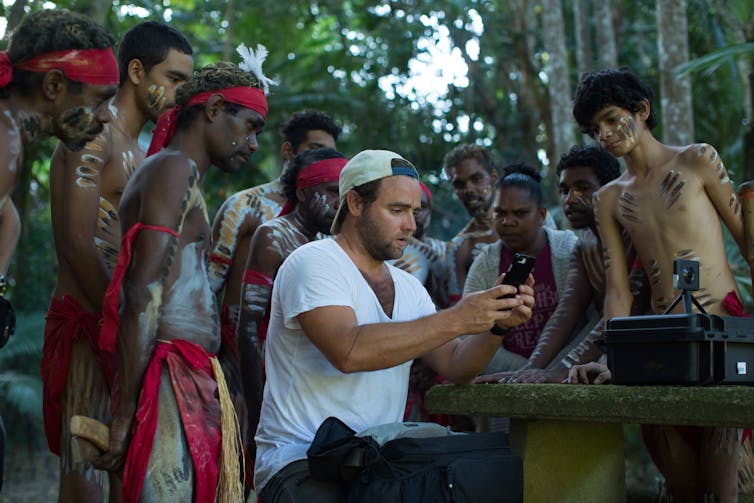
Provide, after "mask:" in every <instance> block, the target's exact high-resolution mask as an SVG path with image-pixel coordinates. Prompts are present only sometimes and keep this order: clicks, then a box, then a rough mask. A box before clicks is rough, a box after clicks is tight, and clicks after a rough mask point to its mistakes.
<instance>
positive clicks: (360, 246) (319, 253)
mask: <svg viewBox="0 0 754 503" xmlns="http://www.w3.org/2000/svg"><path fill="white" fill-rule="evenodd" d="M339 190H340V207H339V209H338V213H337V215H336V217H335V221H334V222H333V226H332V233H333V235H334V238H328V239H324V240H320V241H315V242H311V243H308V244H306V245H304V246H302V247H300V248H299V249H297V250H296V251H294V252H293V253H292V254H291V255H290V256H289V257H288V259H286V261H285V262H284V263H283V265H282V267H281V268H280V270H279V272H278V275H277V277H276V279H275V284H274V287H273V291H272V307H271V313H270V323H269V328H268V336H267V347H266V354H265V365H266V373H267V384H266V386H265V389H264V400H263V402H262V411H261V417H260V421H259V427H258V429H257V434H256V443H257V458H256V473H255V484H256V488H257V490H258V491H261V492H260V493H259V494H260V499H261V500H262V501H264V502H265V503H277V502H295V501H304V500H305V501H306V502H307V503H315V502H320V501H322V502H325V501H330V502H332V501H338V499H339V497H340V494H339V492H340V488H338V487H335V486H330V485H328V484H326V483H323V482H320V481H317V480H315V479H313V478H312V477H311V475H310V474H309V470H308V466H307V461H306V451H307V449H308V448H309V445H310V444H311V442H312V440H313V438H314V434H315V432H316V430H317V428H318V427H319V425H320V424H321V423H322V421H324V420H325V419H326V418H327V417H329V416H336V417H338V418H339V419H341V420H342V421H343V422H345V423H346V424H347V425H348V426H350V427H351V428H353V429H354V430H356V431H361V430H364V429H366V428H369V427H372V426H376V425H379V424H385V423H390V422H396V421H400V420H401V419H402V417H403V409H404V406H405V403H406V393H407V389H408V377H409V368H410V366H411V362H412V360H413V359H414V358H422V359H423V360H424V361H425V362H426V363H427V364H429V365H430V366H431V367H432V368H433V369H435V370H436V371H437V372H439V373H441V374H442V375H444V376H446V377H447V378H448V379H450V380H451V381H453V382H468V381H470V380H471V379H472V378H473V377H474V376H475V375H476V374H477V373H478V372H479V371H480V370H482V369H483V368H484V366H485V365H486V364H487V362H488V361H489V360H490V358H491V357H492V356H493V355H494V353H495V351H496V350H497V348H498V347H499V346H500V337H499V336H500V335H504V333H505V331H506V330H507V329H509V328H511V327H514V326H517V325H520V324H522V323H524V322H526V321H527V320H528V319H529V318H530V317H531V309H532V307H533V305H534V297H533V290H532V284H533V279H532V278H531V277H530V278H529V281H528V284H527V285H522V286H521V287H519V289H518V292H516V288H515V287H512V286H506V285H497V286H495V287H494V288H491V289H489V290H486V291H482V292H477V293H474V294H472V295H469V296H467V297H464V298H463V299H462V300H461V301H460V302H459V303H458V304H456V305H455V306H454V307H452V308H451V309H448V310H445V311H441V312H439V313H436V312H435V308H434V304H433V303H432V300H431V299H430V297H429V294H428V293H427V291H426V290H425V289H424V287H423V286H422V285H421V284H420V283H419V281H418V280H416V279H415V278H413V277H412V276H411V275H410V274H408V273H406V272H404V271H401V270H399V269H397V268H395V267H393V266H390V265H388V264H386V263H385V261H386V260H391V259H396V258H398V257H400V256H401V254H402V253H403V250H404V248H405V247H406V244H407V243H408V240H409V238H410V237H411V235H412V234H413V233H414V231H415V230H416V223H415V221H414V213H415V212H416V211H417V210H418V209H419V208H420V201H421V189H420V188H419V180H418V173H417V172H416V169H415V168H414V166H413V165H412V164H411V163H410V162H408V161H407V160H405V159H403V158H402V157H401V156H399V155H398V154H395V153H393V152H388V151H385V150H366V151H363V152H361V153H359V154H358V155H356V156H355V157H354V158H353V159H351V160H350V161H349V162H348V163H347V164H346V166H345V167H344V168H343V171H342V172H341V175H340V180H339ZM505 294H516V295H515V296H514V297H512V298H507V299H503V298H501V297H502V296H503V295H505ZM462 334H475V335H472V336H470V337H466V338H464V339H462V340H461V339H458V338H457V336H459V335H462Z"/></svg>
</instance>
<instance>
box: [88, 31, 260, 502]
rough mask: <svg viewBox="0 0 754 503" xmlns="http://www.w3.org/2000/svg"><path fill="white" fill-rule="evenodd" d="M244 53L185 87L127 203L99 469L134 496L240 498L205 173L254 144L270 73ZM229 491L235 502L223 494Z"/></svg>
mask: <svg viewBox="0 0 754 503" xmlns="http://www.w3.org/2000/svg"><path fill="white" fill-rule="evenodd" d="M244 49H245V47H244ZM239 52H241V53H242V54H244V53H246V50H239ZM260 54H261V55H265V54H266V50H265V49H264V48H262V47H261V46H259V49H258V51H257V56H259V55H260ZM244 59H245V61H244V63H243V64H242V67H241V68H243V69H241V68H239V67H236V66H235V65H232V64H230V63H216V64H214V65H209V66H207V67H204V68H202V69H201V70H199V71H198V72H197V73H195V74H194V75H193V76H192V77H191V78H190V79H189V80H188V81H187V82H186V84H185V85H184V86H183V87H182V88H180V89H179V90H178V92H177V95H176V101H177V103H178V106H176V107H175V108H173V109H171V110H170V111H168V112H166V113H165V114H163V115H162V116H161V117H160V120H159V121H158V126H157V128H156V129H157V130H158V131H159V132H160V134H158V135H156V136H154V138H153V144H152V146H151V147H150V148H151V149H154V150H155V151H157V152H158V153H156V154H154V155H153V156H151V157H149V158H147V160H146V161H145V162H144V163H143V164H142V165H141V166H140V168H139V169H138V170H137V172H136V173H135V174H134V176H133V177H132V178H131V179H130V181H129V182H128V185H127V186H126V189H125V190H124V192H123V197H122V199H121V204H120V209H119V214H120V219H121V230H122V232H123V234H124V240H123V242H124V245H123V247H122V248H121V252H120V257H119V261H118V267H117V268H116V270H115V272H114V273H113V280H112V282H111V283H110V285H109V286H108V290H107V293H106V295H105V301H104V306H103V316H104V322H103V328H102V335H101V337H100V347H103V348H104V349H106V350H108V351H109V350H112V349H113V348H114V347H116V346H117V350H116V351H117V369H118V381H117V382H118V386H119V394H120V396H119V401H118V402H119V403H118V404H117V407H116V409H115V411H114V413H113V421H112V424H111V426H110V449H109V451H108V452H107V453H105V454H104V455H103V456H102V457H101V458H100V459H99V460H98V461H97V465H98V466H99V467H101V468H104V469H108V470H111V471H112V470H117V469H119V468H120V466H123V499H124V501H127V502H136V501H142V502H153V501H154V502H160V501H215V500H216V498H218V499H219V500H220V501H238V500H240V499H241V498H243V491H242V488H241V487H240V484H241V474H240V467H239V463H238V461H239V456H240V454H239V452H238V447H239V446H238V445H237V443H236V439H237V438H238V431H237V429H236V428H234V427H233V426H234V424H235V419H234V417H233V406H232V404H231V402H230V399H229V397H228V393H227V388H226V387H225V381H224V379H223V375H222V370H221V369H220V365H219V363H218V362H217V359H216V358H215V357H214V356H212V355H214V354H215V353H216V352H217V350H218V349H219V347H220V321H219V317H218V314H217V310H216V306H215V299H214V296H213V294H212V289H211V287H210V284H209V277H208V273H207V270H208V269H207V267H208V264H207V257H208V256H209V253H210V251H211V249H212V246H211V243H212V241H211V230H210V226H209V219H208V217H207V210H206V206H205V202H204V196H203V193H202V181H203V179H204V174H205V173H206V171H207V170H208V169H209V167H210V166H211V165H213V164H214V165H216V166H218V167H219V168H220V169H222V170H223V171H226V172H235V171H238V170H239V169H240V168H241V167H242V166H243V165H244V164H246V163H247V162H248V160H249V159H250V157H251V155H252V153H254V152H255V151H256V150H257V147H258V145H257V134H258V133H259V132H260V131H261V130H262V128H263V127H264V124H265V117H266V114H267V101H266V98H265V92H264V91H263V90H262V88H265V89H266V87H267V82H268V81H267V79H266V78H265V77H264V76H263V75H259V73H261V71H260V70H259V69H260V68H261V61H259V59H263V58H259V59H258V60H257V61H256V62H251V61H249V59H250V58H249V55H247V56H246V57H245V58H244ZM252 69H256V72H258V73H257V74H252V73H248V72H247V70H249V71H251V70H252ZM162 147H165V148H164V150H161V148H162ZM121 279H122V293H123V304H122V306H121V309H120V313H122V316H121V317H120V320H118V308H117V305H118V297H119V294H120V292H121V288H120V286H121V285H120V280H121ZM113 327H115V329H116V331H115V333H113V331H112V329H113ZM116 336H117V337H116ZM147 467H149V470H147ZM218 479H219V482H218ZM218 494H219V496H218ZM229 496H230V497H232V498H238V499H228V500H226V499H222V498H223V497H229Z"/></svg>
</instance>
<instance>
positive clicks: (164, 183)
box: [128, 150, 198, 192]
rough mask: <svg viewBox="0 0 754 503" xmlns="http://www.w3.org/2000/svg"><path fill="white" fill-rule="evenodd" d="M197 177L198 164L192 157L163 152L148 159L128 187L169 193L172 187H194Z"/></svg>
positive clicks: (178, 153)
mask: <svg viewBox="0 0 754 503" xmlns="http://www.w3.org/2000/svg"><path fill="white" fill-rule="evenodd" d="M197 176H198V171H197V168H196V163H195V162H194V161H193V160H192V159H191V158H190V157H188V156H186V155H185V154H183V153H181V152H178V151H165V150H163V151H161V152H160V153H158V154H156V155H154V156H151V157H149V158H147V159H146V160H145V161H144V163H142V165H141V166H139V169H138V170H137V171H136V173H134V176H133V178H132V179H131V182H129V184H128V185H129V188H131V187H132V186H137V187H139V188H140V189H141V190H144V189H154V190H155V191H158V192H159V191H165V192H169V191H170V188H171V187H179V188H183V189H184V190H185V187H186V183H187V182H188V183H189V184H191V185H193V183H194V182H195V181H196V177H197Z"/></svg>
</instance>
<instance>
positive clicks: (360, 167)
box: [330, 150, 419, 234]
mask: <svg viewBox="0 0 754 503" xmlns="http://www.w3.org/2000/svg"><path fill="white" fill-rule="evenodd" d="M394 161H398V162H394ZM396 175H405V176H410V177H412V178H416V179H417V180H418V179H419V173H418V172H417V171H416V168H415V167H414V165H413V164H411V163H410V162H409V161H407V160H406V159H404V158H403V157H401V156H400V155H399V154H396V153H395V152H390V151H389V150H363V151H361V152H359V153H358V154H356V155H355V156H353V158H351V160H350V161H348V162H347V163H346V165H345V166H344V167H343V171H341V172H340V178H339V179H338V191H339V193H340V206H339V207H338V212H337V213H336V214H335V220H333V223H332V226H331V227H330V232H331V233H332V234H337V233H338V232H339V231H340V224H342V223H343V220H344V219H345V214H346V212H347V211H348V210H347V209H344V208H345V206H346V204H345V200H346V194H347V193H348V191H349V190H351V189H352V188H354V187H359V186H360V185H364V184H365V183H369V182H373V181H375V180H379V179H381V178H386V177H388V176H396Z"/></svg>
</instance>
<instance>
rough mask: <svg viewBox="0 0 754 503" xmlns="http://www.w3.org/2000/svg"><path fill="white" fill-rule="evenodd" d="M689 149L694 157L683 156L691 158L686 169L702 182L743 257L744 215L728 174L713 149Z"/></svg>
mask: <svg viewBox="0 0 754 503" xmlns="http://www.w3.org/2000/svg"><path fill="white" fill-rule="evenodd" d="M692 148H695V150H696V151H695V155H694V154H692V153H691V152H688V151H687V152H685V155H687V156H689V157H690V162H689V164H688V166H689V169H690V170H691V171H692V172H693V173H694V174H696V175H697V176H699V178H700V179H701V180H702V184H703V185H704V190H705V192H706V193H707V196H708V197H709V199H710V201H711V202H712V204H713V205H714V207H715V209H716V210H717V214H718V215H719V216H720V218H721V219H722V221H723V223H724V224H725V226H726V227H727V228H728V231H730V234H731V236H733V239H735V240H736V244H738V249H739V250H740V251H741V256H743V257H746V256H747V255H746V253H747V251H746V237H745V234H744V221H743V213H742V211H741V204H740V201H739V200H738V195H737V194H736V192H735V190H734V189H733V185H732V184H731V181H730V177H729V176H728V171H727V170H726V169H725V166H724V165H723V161H722V159H720V156H719V154H718V153H717V151H716V150H715V148H714V147H713V146H712V145H707V144H701V145H696V146H694V147H692Z"/></svg>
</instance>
